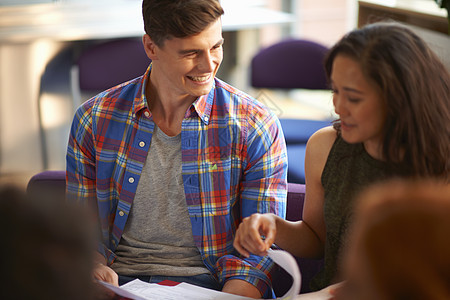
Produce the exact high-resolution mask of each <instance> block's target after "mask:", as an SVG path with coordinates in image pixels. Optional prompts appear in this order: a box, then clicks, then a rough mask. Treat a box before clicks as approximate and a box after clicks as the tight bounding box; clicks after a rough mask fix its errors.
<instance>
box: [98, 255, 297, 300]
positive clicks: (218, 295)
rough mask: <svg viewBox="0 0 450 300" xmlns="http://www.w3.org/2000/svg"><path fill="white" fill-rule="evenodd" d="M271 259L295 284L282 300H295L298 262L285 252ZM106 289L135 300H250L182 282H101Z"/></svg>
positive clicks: (137, 280)
mask: <svg viewBox="0 0 450 300" xmlns="http://www.w3.org/2000/svg"><path fill="white" fill-rule="evenodd" d="M268 254H269V257H270V258H271V259H272V260H273V261H274V262H275V263H276V264H278V265H279V266H280V267H282V268H283V269H285V270H286V272H288V273H289V274H290V275H291V276H292V278H293V284H292V286H291V288H290V289H289V291H287V293H286V294H285V295H284V296H283V297H281V298H277V299H280V300H291V299H295V298H296V297H297V295H298V293H299V292H300V284H301V275H300V271H299V269H298V265H297V262H296V261H295V259H294V257H293V256H292V255H291V254H289V253H288V252H286V251H283V250H271V249H270V250H269V251H268ZM100 283H101V284H103V285H104V286H105V287H107V288H109V289H110V290H112V291H114V292H115V293H116V294H117V295H119V296H123V297H127V298H130V299H134V300H154V299H155V300H156V299H158V300H178V299H188V300H189V299H192V300H210V299H211V300H212V299H214V300H221V299H223V300H225V299H226V300H228V299H229V300H248V299H250V298H247V297H242V296H237V295H232V294H228V293H223V292H219V291H215V290H212V289H207V288H203V287H198V286H195V285H192V284H188V283H185V282H182V283H180V284H178V285H175V286H164V285H159V284H156V283H147V282H143V281H141V280H139V279H135V280H133V281H131V282H128V283H126V284H124V285H122V286H120V287H116V286H112V285H110V284H108V283H106V282H102V281H100Z"/></svg>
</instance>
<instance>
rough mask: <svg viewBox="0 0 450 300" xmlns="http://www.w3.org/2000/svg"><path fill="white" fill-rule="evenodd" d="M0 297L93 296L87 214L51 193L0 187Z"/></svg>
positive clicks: (92, 247)
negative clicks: (1, 231) (0, 243)
mask: <svg viewBox="0 0 450 300" xmlns="http://www.w3.org/2000/svg"><path fill="white" fill-rule="evenodd" d="M0 211H1V212H2V213H3V217H2V218H0V226H1V228H3V234H2V238H3V242H2V246H1V247H0V265H1V266H2V272H1V274H0V298H1V299H46V300H48V299H51V300H53V299H55V300H56V299H58V300H59V299H73V300H78V299H93V297H94V290H95V288H94V281H93V279H92V270H93V254H94V251H95V246H96V245H95V241H94V231H93V230H92V229H93V227H91V224H92V223H91V222H90V220H89V218H88V217H87V213H86V212H85V211H84V210H82V209H81V208H80V207H76V206H71V205H69V204H68V203H66V202H65V201H64V199H57V197H56V196H55V195H54V194H52V195H50V194H46V193H32V194H25V192H24V191H22V190H20V189H19V188H17V187H13V186H3V187H0Z"/></svg>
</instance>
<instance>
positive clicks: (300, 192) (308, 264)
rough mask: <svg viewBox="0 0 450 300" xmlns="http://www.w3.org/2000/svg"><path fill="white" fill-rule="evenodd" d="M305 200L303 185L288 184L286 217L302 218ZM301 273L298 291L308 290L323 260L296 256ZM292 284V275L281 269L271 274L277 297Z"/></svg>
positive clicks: (296, 219) (297, 219) (291, 219)
mask: <svg viewBox="0 0 450 300" xmlns="http://www.w3.org/2000/svg"><path fill="white" fill-rule="evenodd" d="M304 200H305V185H304V184H298V183H289V184H288V195H287V209H286V219H287V220H289V221H299V220H301V219H302V214H303V203H304ZM296 260H297V264H298V266H299V268H300V273H301V275H302V286H301V291H300V293H307V292H310V291H311V290H310V288H309V283H310V281H311V279H312V277H314V275H316V274H317V273H318V272H319V270H320V269H321V268H322V265H323V260H321V259H307V258H298V257H297V258H296ZM291 285H292V277H291V276H290V275H289V274H287V273H286V272H285V271H284V270H283V269H281V268H278V270H277V271H276V272H275V273H274V276H273V287H274V290H275V294H276V295H277V297H280V296H282V295H284V294H285V293H286V292H287V291H288V289H289V288H290V287H291Z"/></svg>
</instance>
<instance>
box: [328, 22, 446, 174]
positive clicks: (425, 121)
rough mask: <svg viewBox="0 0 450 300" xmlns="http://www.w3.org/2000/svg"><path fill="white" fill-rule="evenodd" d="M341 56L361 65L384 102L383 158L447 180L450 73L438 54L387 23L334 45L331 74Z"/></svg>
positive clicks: (330, 54)
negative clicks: (334, 62)
mask: <svg viewBox="0 0 450 300" xmlns="http://www.w3.org/2000/svg"><path fill="white" fill-rule="evenodd" d="M337 55H345V56H348V57H349V58H352V59H354V60H355V61H357V62H358V63H359V64H360V66H361V68H362V72H363V74H364V76H365V77H366V79H368V81H369V82H372V83H373V84H375V87H376V88H377V89H378V91H379V93H380V95H381V97H382V99H383V101H384V103H385V105H386V112H387V115H386V123H385V126H384V129H383V130H384V132H383V136H384V140H383V148H382V151H383V158H384V160H386V161H387V162H389V163H395V164H401V165H403V166H405V167H406V168H408V170H409V173H410V175H411V176H412V177H440V178H442V177H444V178H445V180H446V181H449V169H450V111H449V107H450V105H449V104H450V101H449V100H450V75H449V71H448V70H447V69H446V68H445V67H444V65H443V64H442V62H441V61H440V60H439V58H438V57H437V56H436V54H435V53H433V51H431V50H430V48H429V47H428V46H427V44H426V43H425V42H424V41H423V40H422V39H421V38H420V37H419V36H417V35H416V34H415V33H414V32H412V31H411V30H410V29H408V28H407V27H405V26H403V25H399V24H396V23H386V22H383V23H375V24H370V25H366V26H365V27H363V28H361V29H356V30H353V31H351V32H350V33H348V34H347V35H345V36H344V37H343V38H342V39H341V40H340V41H339V42H337V43H336V45H334V46H333V47H332V48H331V49H330V51H329V52H328V54H327V56H326V58H325V69H326V73H327V76H328V78H330V76H331V72H332V67H333V61H334V59H335V58H336V56H337ZM335 128H336V129H337V130H338V132H339V131H340V123H339V120H337V122H336V123H335Z"/></svg>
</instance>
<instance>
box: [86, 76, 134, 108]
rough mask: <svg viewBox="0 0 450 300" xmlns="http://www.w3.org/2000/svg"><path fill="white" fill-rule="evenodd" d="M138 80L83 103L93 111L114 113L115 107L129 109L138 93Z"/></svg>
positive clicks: (117, 86) (120, 85) (123, 84)
mask: <svg viewBox="0 0 450 300" xmlns="http://www.w3.org/2000/svg"><path fill="white" fill-rule="evenodd" d="M139 83H140V82H139V80H137V79H134V80H130V81H127V82H124V83H121V84H119V85H116V86H114V87H112V88H110V89H107V90H105V91H102V92H100V93H99V94H97V95H95V96H94V97H92V98H91V99H89V100H88V101H86V102H85V105H86V106H88V107H90V108H92V110H94V111H103V110H107V111H110V112H112V111H114V110H115V107H117V109H120V110H126V109H127V107H128V108H131V107H132V106H133V103H134V101H135V98H136V96H137V95H138V93H140V90H141V85H140V84H139Z"/></svg>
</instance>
